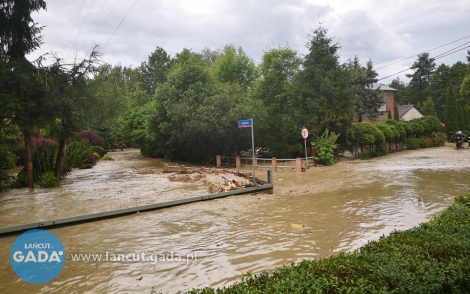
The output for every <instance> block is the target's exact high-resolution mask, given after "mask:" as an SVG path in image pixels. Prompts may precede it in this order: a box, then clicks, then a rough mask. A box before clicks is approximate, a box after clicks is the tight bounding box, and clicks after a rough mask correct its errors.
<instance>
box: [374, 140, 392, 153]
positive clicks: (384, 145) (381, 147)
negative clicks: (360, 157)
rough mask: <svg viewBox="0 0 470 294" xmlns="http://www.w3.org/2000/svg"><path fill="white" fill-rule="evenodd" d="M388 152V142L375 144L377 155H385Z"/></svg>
mask: <svg viewBox="0 0 470 294" xmlns="http://www.w3.org/2000/svg"><path fill="white" fill-rule="evenodd" d="M389 153H390V144H388V143H387V142H384V143H381V144H379V145H377V156H385V155H387V154H389Z"/></svg>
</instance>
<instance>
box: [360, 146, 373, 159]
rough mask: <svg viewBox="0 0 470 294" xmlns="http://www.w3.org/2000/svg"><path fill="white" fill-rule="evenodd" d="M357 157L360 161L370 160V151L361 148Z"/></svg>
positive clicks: (366, 148)
mask: <svg viewBox="0 0 470 294" xmlns="http://www.w3.org/2000/svg"><path fill="white" fill-rule="evenodd" d="M359 156H360V158H361V159H370V158H372V156H373V154H372V150H370V148H369V147H368V146H366V147H363V148H362V150H361V154H360V155H359Z"/></svg>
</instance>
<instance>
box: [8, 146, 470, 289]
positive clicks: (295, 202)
mask: <svg viewBox="0 0 470 294" xmlns="http://www.w3.org/2000/svg"><path fill="white" fill-rule="evenodd" d="M126 156H127V157H126ZM118 157H119V156H118ZM161 164H162V162H161V161H159V160H153V159H143V158H139V157H136V156H135V154H128V155H125V154H121V157H119V160H117V161H115V162H100V163H99V164H98V165H97V166H96V167H95V168H93V169H91V170H82V171H77V172H75V173H74V174H72V175H71V176H70V178H69V179H68V180H66V181H65V182H64V184H63V186H62V187H61V188H58V189H36V190H35V191H34V192H28V191H27V190H15V191H7V192H3V193H0V226H2V227H3V226H7V225H14V224H20V223H24V222H27V221H34V220H39V219H48V218H52V217H62V216H70V215H77V214H80V213H88V212H97V211H100V210H103V209H104V210H106V209H111V208H121V207H127V206H129V205H134V204H138V205H140V204H143V203H147V202H155V201H165V200H170V199H176V198H181V197H186V195H188V196H189V195H191V196H195V194H198V195H200V194H202V193H206V186H204V185H203V184H202V183H178V182H171V181H169V180H168V179H167V177H166V175H162V174H160V173H159V172H158V171H159V170H160V169H161ZM469 172H470V149H468V148H467V149H463V150H455V148H453V147H452V146H450V145H449V146H446V147H440V148H431V149H424V150H418V151H404V152H400V153H396V154H392V155H389V156H386V157H382V158H378V159H373V160H368V161H360V160H355V161H349V160H343V161H341V162H340V163H338V164H337V165H335V166H333V167H314V168H310V169H309V170H308V171H307V172H305V173H295V172H292V171H289V170H284V171H279V172H277V173H275V176H274V181H275V188H274V194H258V195H244V196H235V197H229V198H224V199H217V200H213V201H210V202H200V203H193V204H189V205H184V206H179V207H173V208H169V209H164V210H159V211H152V212H146V213H140V214H135V215H131V216H126V217H121V218H115V219H108V220H102V221H98V222H93V223H86V224H81V225H75V226H70V227H63V228H59V229H54V230H51V231H52V232H53V233H54V234H55V235H56V236H57V237H59V239H60V240H61V241H62V243H63V245H64V247H65V250H66V255H67V259H66V262H65V265H64V268H63V270H62V272H61V273H60V274H59V276H58V277H57V278H56V279H54V280H53V281H52V282H50V283H48V284H45V285H31V284H27V283H25V282H23V281H22V280H20V279H19V278H18V277H17V276H16V274H15V273H14V272H13V270H12V268H11V266H10V264H9V252H10V247H11V245H12V243H13V242H14V240H15V237H6V238H1V239H0V260H1V261H0V292H1V293H149V292H150V291H151V290H152V288H153V289H154V290H155V291H161V292H163V293H174V292H177V291H185V290H190V289H192V288H200V287H205V286H210V287H222V286H225V285H230V284H231V283H234V282H236V281H238V280H240V279H241V278H242V277H243V274H245V273H246V272H251V273H259V272H261V271H263V270H273V269H276V268H278V267H280V266H282V265H284V264H288V263H291V262H297V261H300V260H302V259H312V258H320V257H326V256H330V255H334V254H337V253H338V252H342V251H350V250H354V249H357V248H359V247H360V246H361V245H363V244H365V243H367V242H368V240H375V239H378V238H379V237H380V236H382V235H387V234H389V233H390V232H392V231H393V230H405V229H409V228H412V227H414V226H416V225H418V224H420V223H422V222H425V221H428V220H430V219H431V218H432V217H433V216H435V215H436V214H438V213H439V212H441V211H443V210H444V209H445V208H447V207H448V206H449V205H450V204H451V203H452V200H453V198H454V196H456V195H458V194H461V193H463V192H466V191H468V190H469V187H470V181H469ZM259 173H263V171H262V170H260V172H259ZM106 252H108V257H109V256H112V255H113V254H125V255H127V254H133V255H132V258H131V259H136V256H137V255H139V256H141V254H142V253H145V256H146V257H149V256H150V257H152V258H153V257H155V258H156V262H155V259H154V261H141V260H139V261H137V260H136V261H126V262H122V261H121V262H118V261H114V262H113V261H110V259H108V261H101V262H98V261H88V262H84V261H73V260H72V257H71V254H79V253H84V254H102V258H104V256H106ZM171 253H173V256H172V255H171ZM180 255H181V256H183V257H185V256H188V257H190V258H194V256H196V258H195V260H193V261H186V262H185V261H182V260H181V261H179V256H180ZM111 259H112V258H111Z"/></svg>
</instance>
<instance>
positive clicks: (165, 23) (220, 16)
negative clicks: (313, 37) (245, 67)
mask: <svg viewBox="0 0 470 294" xmlns="http://www.w3.org/2000/svg"><path fill="white" fill-rule="evenodd" d="M46 3H47V10H46V11H44V10H42V11H40V12H39V13H35V14H33V16H32V17H33V19H34V21H35V22H36V23H38V25H39V26H44V29H43V31H42V34H43V41H44V44H43V45H42V46H41V48H40V49H38V50H37V51H36V52H34V53H33V54H32V55H31V56H30V58H31V59H33V58H36V57H37V56H39V55H41V54H43V53H47V52H55V53H56V54H57V55H58V56H59V57H61V58H64V59H65V60H66V61H72V60H73V58H75V57H78V58H79V59H80V58H84V57H85V56H87V55H89V54H90V52H91V49H92V48H93V46H94V44H100V46H101V47H102V53H103V56H102V61H103V62H106V63H110V64H113V65H116V64H119V63H120V64H121V65H123V66H132V67H137V66H139V65H140V64H141V63H142V62H143V61H146V60H148V56H149V55H150V54H151V53H152V52H153V51H154V50H155V49H156V47H157V46H158V47H162V48H163V49H165V51H166V52H167V53H169V54H170V55H171V56H175V55H176V54H177V53H178V52H181V51H182V50H183V49H184V48H187V49H191V50H192V51H193V52H200V51H201V50H202V49H204V48H205V47H208V48H210V49H212V50H216V49H220V48H223V47H224V46H225V45H228V44H233V45H235V46H236V47H242V48H243V50H244V51H245V52H246V53H247V54H248V56H249V57H250V58H252V59H253V61H254V62H255V63H256V64H259V63H260V62H261V60H262V56H263V52H265V51H266V50H267V49H268V48H270V47H277V46H278V45H280V46H284V45H289V46H291V47H292V48H294V49H296V50H297V51H299V52H300V53H301V54H306V53H307V48H306V43H307V42H308V39H309V37H308V36H309V34H310V33H312V31H313V30H314V29H315V28H316V27H318V26H319V24H320V23H321V24H322V25H323V26H324V27H326V28H327V29H328V35H329V36H330V37H331V38H333V40H334V41H335V42H338V43H339V44H340V45H341V49H340V51H339V55H340V61H341V62H342V63H343V62H346V61H347V60H348V59H350V58H353V57H354V56H355V55H357V56H358V57H359V58H360V60H361V63H363V64H364V65H365V63H366V62H367V61H368V60H369V59H370V60H372V61H373V63H374V66H375V68H376V69H377V72H378V74H379V77H378V78H379V79H383V80H381V81H380V82H381V83H384V84H388V83H390V82H391V81H392V79H393V78H396V77H400V79H401V80H403V81H405V82H407V81H408V78H406V76H405V74H407V73H408V74H410V73H413V72H412V71H411V70H409V71H406V72H403V73H400V74H397V73H398V72H399V71H403V70H406V69H407V68H409V67H410V66H411V65H412V64H413V62H414V61H416V60H417V54H419V53H422V52H425V51H428V50H431V49H433V48H436V47H439V46H442V45H445V44H447V43H451V42H453V43H451V44H448V45H446V46H443V47H441V48H438V49H435V50H432V51H430V52H429V53H430V56H431V57H434V56H438V55H439V54H442V53H444V52H447V51H449V50H452V49H454V48H456V50H459V49H462V48H465V47H468V46H469V45H470V30H469V28H470V1H468V0H407V1H404V0H381V1H378V0H354V1H347V0H315V1H310V0H290V1H289V0H285V1H282V0H251V1H250V0H219V1H215V0H213V1H209V0H158V1H155V0H154V1H152V0H126V1H123V0H121V1H117V0H75V1H69V0H68V1H64V0H46ZM459 39H460V40H459ZM457 40H459V41H457ZM454 41H456V42H454ZM459 46H461V47H459ZM469 49H470V48H466V49H464V50H460V51H458V52H456V53H453V54H450V55H448V56H445V57H442V58H439V59H437V60H436V63H437V65H439V64H441V63H445V64H447V65H452V64H454V63H455V62H457V61H462V62H466V55H467V50H469ZM451 52H452V51H451ZM408 57H411V58H409V59H406V60H403V59H405V58H408ZM392 63H393V64H392ZM390 64H392V65H390ZM384 66H385V67H384ZM388 76H391V77H388Z"/></svg>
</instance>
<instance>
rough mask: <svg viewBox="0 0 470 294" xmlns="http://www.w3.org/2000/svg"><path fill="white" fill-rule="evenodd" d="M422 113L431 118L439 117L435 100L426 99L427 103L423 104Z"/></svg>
mask: <svg viewBox="0 0 470 294" xmlns="http://www.w3.org/2000/svg"><path fill="white" fill-rule="evenodd" d="M420 111H421V112H422V113H423V115H429V116H434V117H437V112H436V108H435V107H434V102H433V99H432V98H431V97H429V98H428V99H426V101H425V102H424V103H423V107H422V109H421V110H420Z"/></svg>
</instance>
